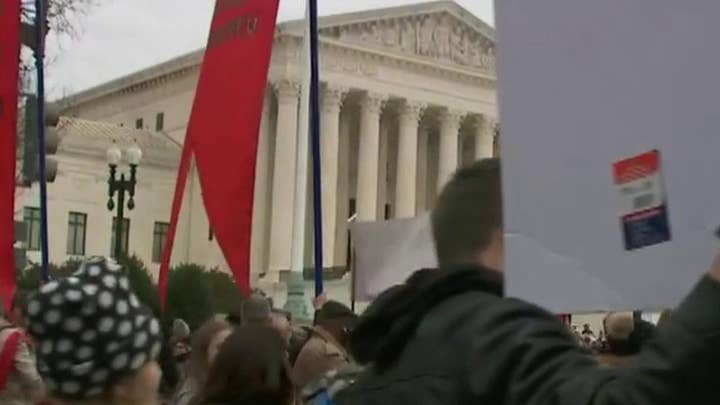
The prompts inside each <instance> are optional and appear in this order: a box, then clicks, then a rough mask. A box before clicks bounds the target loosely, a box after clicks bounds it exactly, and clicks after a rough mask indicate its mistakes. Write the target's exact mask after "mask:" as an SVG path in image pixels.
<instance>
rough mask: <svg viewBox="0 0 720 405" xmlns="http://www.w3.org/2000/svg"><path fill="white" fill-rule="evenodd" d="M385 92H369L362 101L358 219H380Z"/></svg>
mask: <svg viewBox="0 0 720 405" xmlns="http://www.w3.org/2000/svg"><path fill="white" fill-rule="evenodd" d="M386 99H387V97H386V96H384V95H381V94H375V93H368V94H366V95H365V96H364V97H363V99H362V101H361V102H360V107H361V113H360V115H361V117H360V147H359V151H358V155H359V156H358V190H357V214H358V215H357V218H358V221H375V220H377V219H378V213H377V196H378V167H379V166H378V165H379V158H380V155H379V154H380V114H381V113H382V109H383V107H384V105H385V100H386Z"/></svg>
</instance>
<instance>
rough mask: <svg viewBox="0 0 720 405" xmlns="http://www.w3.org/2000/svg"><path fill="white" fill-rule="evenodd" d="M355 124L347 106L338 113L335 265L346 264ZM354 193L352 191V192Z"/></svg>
mask: <svg viewBox="0 0 720 405" xmlns="http://www.w3.org/2000/svg"><path fill="white" fill-rule="evenodd" d="M354 126H355V118H354V114H353V112H352V111H347V108H346V109H345V111H344V112H343V113H341V115H340V147H339V149H340V153H339V159H338V193H337V204H338V205H337V217H336V218H337V221H336V226H335V256H334V257H335V260H334V262H333V264H334V265H335V266H345V265H346V264H347V245H348V218H349V217H350V194H351V187H352V186H351V183H350V167H351V164H352V163H351V160H352V157H351V155H350V154H351V153H352V154H353V155H354V154H355V151H354V150H352V147H351V144H352V142H351V139H350V138H351V137H352V136H353V131H352V130H353V129H354ZM352 194H354V193H352Z"/></svg>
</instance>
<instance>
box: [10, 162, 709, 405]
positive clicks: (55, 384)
mask: <svg viewBox="0 0 720 405" xmlns="http://www.w3.org/2000/svg"><path fill="white" fill-rule="evenodd" d="M432 225H433V237H434V240H435V246H436V250H437V257H438V262H439V268H438V269H423V270H419V271H417V272H416V273H414V274H413V275H412V276H411V277H410V278H409V279H408V280H407V281H406V282H405V283H404V284H402V285H397V286H393V287H391V288H389V289H388V290H386V291H385V292H383V293H382V294H380V296H378V297H377V299H376V300H375V301H374V302H373V303H371V305H370V306H369V307H368V308H367V310H366V311H365V312H364V313H363V314H362V315H361V316H357V315H356V314H355V313H354V312H353V311H352V310H350V308H348V307H347V306H345V305H344V304H342V303H339V302H335V301H328V300H326V299H324V297H320V299H318V300H316V301H315V309H316V312H315V319H314V321H313V322H312V324H307V325H303V324H299V323H297V322H294V321H293V320H292V319H291V317H290V315H289V314H288V313H286V312H284V311H282V310H279V309H277V308H275V307H274V305H273V303H272V300H270V299H268V298H267V297H265V296H263V295H261V294H259V293H255V294H253V295H252V296H250V297H249V298H248V299H246V300H245V301H244V302H243V303H242V305H241V306H240V309H239V312H238V313H232V314H227V315H218V316H216V317H215V318H213V319H209V320H207V322H206V323H205V324H203V325H202V326H201V327H200V328H198V329H197V330H194V331H192V330H190V328H189V327H188V326H187V324H185V323H184V322H183V321H182V320H174V322H173V323H172V325H171V326H168V327H163V325H161V322H160V321H159V320H158V319H157V318H156V316H155V315H154V314H153V313H151V311H150V310H148V309H147V308H146V307H145V306H144V305H143V304H142V303H141V302H140V301H139V300H138V298H137V296H136V295H135V294H134V293H133V292H132V290H131V286H130V283H129V280H128V278H127V276H126V275H125V273H124V272H123V270H122V269H121V268H120V267H119V266H118V265H117V264H116V263H115V262H114V261H113V260H110V259H105V258H92V259H89V260H87V261H86V262H84V263H83V264H82V265H81V266H80V268H79V269H78V270H77V272H76V273H74V274H73V275H72V276H70V277H67V278H63V279H58V280H55V281H52V282H49V283H47V284H45V285H43V286H42V287H41V288H39V290H38V291H36V292H35V293H34V294H32V295H31V296H30V297H29V299H28V300H27V302H24V301H25V300H23V299H22V298H21V297H19V296H18V297H16V299H15V300H14V305H13V308H12V311H9V312H7V313H4V314H3V316H2V317H1V319H0V345H1V346H2V349H1V351H0V403H2V404H10V405H20V404H23V405H25V404H37V405H71V404H72V405H96V404H98V405H99V404H114V405H130V404H135V405H157V404H172V405H222V404H228V405H229V404H240V405H243V404H248V405H249V404H253V405H301V404H309V405H329V404H338V405H354V404H358V405H359V404H363V405H374V404H383V405H386V404H393V405H403V404H419V405H422V404H465V403H468V404H470V403H482V404H507V405H539V404H548V405H570V404H572V405H619V404H652V405H663V404H674V403H683V404H695V403H699V404H713V403H720V393H718V392H717V390H715V389H714V386H713V384H712V380H713V379H714V376H715V375H716V372H718V371H720V366H718V364H720V362H718V361H717V358H718V356H719V355H720V353H718V351H717V349H716V348H717V347H720V345H719V344H718V343H720V342H719V341H718V340H719V339H720V333H718V331H720V315H717V311H715V310H714V308H717V307H718V304H720V261H719V262H718V263H716V264H715V265H714V266H713V268H712V269H711V271H710V273H709V274H708V276H706V277H704V278H703V279H702V280H701V281H700V282H699V283H698V285H697V286H696V287H695V289H694V290H693V291H692V292H691V293H690V294H689V295H688V297H687V298H686V300H685V301H684V302H683V303H682V304H681V305H680V306H679V307H678V308H677V309H675V310H674V311H673V312H672V313H671V314H668V316H664V318H663V320H662V321H661V322H660V325H659V326H658V327H657V329H656V328H655V327H653V326H652V325H649V324H647V323H646V322H644V321H642V320H640V319H639V317H637V316H636V314H633V313H611V314H608V315H607V317H606V318H605V320H604V325H603V330H602V331H601V332H598V335H597V336H596V335H595V332H594V331H592V330H590V327H589V325H585V326H584V327H583V330H582V331H579V332H578V331H577V330H573V329H572V328H569V327H567V326H566V325H565V324H563V322H561V321H560V320H558V317H557V316H555V315H553V314H550V313H548V312H546V311H544V310H543V309H541V308H538V307H536V306H534V305H532V304H530V303H527V302H524V301H521V300H518V299H512V298H506V297H504V284H503V270H504V267H505V266H504V260H503V259H504V252H503V249H504V245H503V227H502V200H501V193H500V164H499V161H498V160H496V159H488V160H483V161H480V162H478V163H476V164H474V165H472V166H470V167H467V168H464V169H461V170H460V171H458V173H456V175H455V176H454V177H453V179H452V180H451V181H450V182H449V183H448V185H447V186H446V187H445V189H444V190H443V191H442V193H441V195H440V197H439V199H438V202H437V205H436V208H435V209H434V211H433V214H432ZM600 335H602V336H600ZM593 351H594V352H595V353H593ZM627 356H632V360H627V361H626V359H625V358H626V357H627ZM688 381H692V382H693V384H688Z"/></svg>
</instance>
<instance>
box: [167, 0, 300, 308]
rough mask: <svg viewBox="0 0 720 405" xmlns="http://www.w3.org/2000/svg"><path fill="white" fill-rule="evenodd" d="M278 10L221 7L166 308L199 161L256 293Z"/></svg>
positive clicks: (198, 103)
mask: <svg viewBox="0 0 720 405" xmlns="http://www.w3.org/2000/svg"><path fill="white" fill-rule="evenodd" d="M278 3H279V0H218V1H217V2H216V5H215V15H214V16H213V21H212V25H211V28H210V36H209V38H208V46H207V49H206V50H205V57H204V59H203V64H202V68H201V71H200V80H199V82H198V87H197V92H196V93H195V101H194V103H193V109H192V113H191V116H190V123H189V124H188V130H187V135H186V138H185V145H184V150H183V158H182V162H181V165H180V169H179V172H178V179H177V184H176V188H175V198H174V201H173V212H172V217H171V225H170V231H169V234H168V242H167V246H166V247H165V252H164V255H163V263H162V265H161V267H160V283H159V286H160V299H161V301H162V303H163V304H164V300H165V287H166V285H167V275H168V274H167V273H168V268H169V264H170V252H171V250H172V244H173V239H174V236H175V235H174V234H175V230H176V226H177V219H178V213H179V210H180V206H181V203H182V195H183V193H184V189H185V182H186V180H187V174H188V168H189V160H190V155H191V154H194V156H195V162H196V166H197V170H198V173H199V177H200V184H201V186H202V191H203V193H202V194H203V200H204V202H205V209H206V211H207V214H208V218H209V220H210V225H211V226H212V229H213V231H214V232H215V236H216V238H217V241H218V243H219V245H220V248H221V249H222V251H223V254H224V256H225V259H226V260H227V262H228V264H229V266H230V269H231V270H232V272H233V274H234V275H235V280H236V282H237V283H238V286H239V287H240V289H241V290H242V291H243V292H245V293H247V292H248V291H249V290H250V233H251V226H252V210H253V193H254V186H255V159H256V153H257V142H258V132H259V131H260V118H261V115H262V108H263V97H264V92H265V86H266V84H267V75H268V69H269V67H270V56H271V52H272V44H273V38H274V35H275V21H276V18H277V11H278ZM288 232H289V230H288Z"/></svg>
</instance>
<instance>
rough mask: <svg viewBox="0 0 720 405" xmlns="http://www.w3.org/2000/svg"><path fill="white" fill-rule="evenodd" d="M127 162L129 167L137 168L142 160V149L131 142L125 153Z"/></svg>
mask: <svg viewBox="0 0 720 405" xmlns="http://www.w3.org/2000/svg"><path fill="white" fill-rule="evenodd" d="M125 156H126V157H127V162H128V164H129V165H130V166H138V165H139V164H140V161H141V160H142V157H143V153H142V149H140V147H139V146H138V144H137V142H133V144H132V145H130V147H129V148H127V150H126V151H125Z"/></svg>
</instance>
